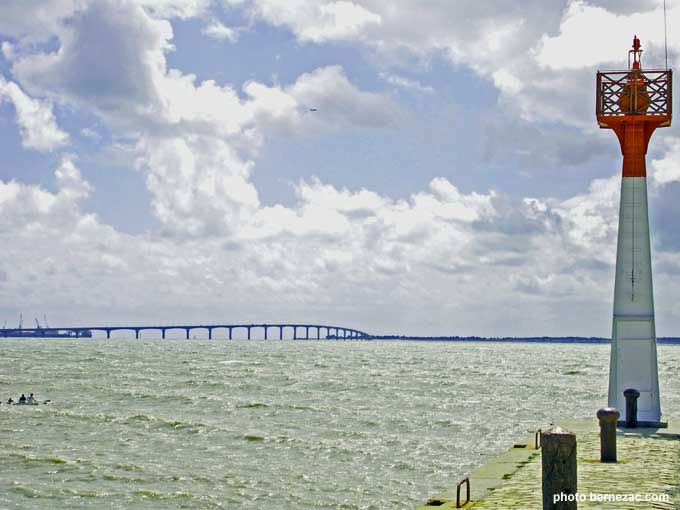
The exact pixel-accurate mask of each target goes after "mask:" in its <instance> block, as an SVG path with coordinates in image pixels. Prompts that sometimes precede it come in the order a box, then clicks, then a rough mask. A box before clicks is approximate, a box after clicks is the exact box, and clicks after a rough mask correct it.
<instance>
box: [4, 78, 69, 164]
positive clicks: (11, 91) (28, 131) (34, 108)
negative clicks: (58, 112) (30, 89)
mask: <svg viewBox="0 0 680 510" xmlns="http://www.w3.org/2000/svg"><path fill="white" fill-rule="evenodd" d="M3 99H5V100H8V101H11V102H12V104H13V105H14V109H15V111H16V120H17V124H19V130H20V132H21V143H22V145H23V146H24V147H25V148H27V149H33V150H38V151H50V150H53V149H56V148H58V147H61V146H63V145H66V144H67V143H68V140H69V137H68V134H67V133H65V132H64V131H62V130H61V129H60V128H59V126H58V125H57V121H56V119H55V118H54V113H53V112H52V105H51V104H50V103H49V102H47V101H41V100H39V99H33V98H30V97H28V96H27V95H26V94H25V93H24V92H23V91H22V90H21V88H20V87H19V86H18V85H17V84H16V83H13V82H10V81H7V80H5V79H4V78H2V77H1V76H0V102H1V101H2V100H3Z"/></svg>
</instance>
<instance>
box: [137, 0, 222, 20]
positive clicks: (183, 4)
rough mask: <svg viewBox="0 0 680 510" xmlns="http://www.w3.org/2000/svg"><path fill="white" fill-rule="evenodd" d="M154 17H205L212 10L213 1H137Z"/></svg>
mask: <svg viewBox="0 0 680 510" xmlns="http://www.w3.org/2000/svg"><path fill="white" fill-rule="evenodd" d="M137 1H138V3H139V4H140V5H143V6H144V7H145V8H146V9H147V10H148V11H149V12H150V13H151V14H152V15H153V16H154V17H157V18H164V19H167V18H180V19H187V18H193V17H197V16H203V15H204V14H206V13H207V12H208V10H209V8H210V4H211V3H212V1H211V0H137Z"/></svg>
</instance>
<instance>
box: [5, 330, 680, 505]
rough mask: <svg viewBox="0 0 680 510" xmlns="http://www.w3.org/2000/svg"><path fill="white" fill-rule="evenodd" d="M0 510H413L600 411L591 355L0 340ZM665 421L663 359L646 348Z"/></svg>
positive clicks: (678, 395)
mask: <svg viewBox="0 0 680 510" xmlns="http://www.w3.org/2000/svg"><path fill="white" fill-rule="evenodd" d="M2 346H3V356H2V358H1V359H0V398H2V399H3V400H6V399H7V397H9V396H13V397H14V398H16V397H17V395H18V394H19V393H21V392H34V393H36V395H37V396H38V398H39V399H51V400H52V402H51V403H50V404H49V405H41V406H39V407H20V406H7V405H5V404H2V405H0V416H1V417H2V418H1V420H0V508H12V509H13V508H21V509H45V508H51V509H71V508H121V509H134V508H144V509H149V508H158V509H173V508H197V509H198V508H200V509H203V508H228V509H241V508H243V509H250V508H276V509H277V510H285V509H295V510H298V509H387V508H389V509H399V508H409V509H410V508H413V507H414V506H416V505H417V504H422V503H423V502H424V500H426V499H427V498H428V497H429V496H432V495H435V494H436V493H437V492H439V491H440V490H441V489H443V488H445V487H449V486H450V485H451V484H452V483H454V482H455V481H456V480H457V479H459V478H460V477H462V476H463V475H464V474H465V473H467V472H469V471H470V470H472V469H474V468H475V467H477V466H479V465H480V464H482V463H483V462H485V460H487V459H488V457H489V456H492V455H494V454H496V453H498V452H499V451H501V450H504V449H506V448H508V447H509V446H510V445H511V444H512V443H513V441H514V440H516V439H517V438H519V437H523V436H524V435H525V432H526V431H528V430H532V429H536V428H538V427H541V426H545V424H546V423H548V422H550V421H551V420H552V419H554V418H555V419H557V418H564V417H584V416H592V415H593V414H594V412H595V410H596V409H597V408H598V407H601V406H602V404H604V403H605V400H606V398H605V394H606V384H607V367H608V356H609V347H608V346H604V345H565V344H509V343H503V344H491V343H473V344H462V343H415V342H413V343H410V342H347V343H344V342H337V343H336V342H290V341H283V342H281V341H270V342H257V341H254V342H240V341H239V342H236V341H234V342H227V341H214V342H209V341H153V340H144V341H134V340H133V341H120V340H116V341H109V342H107V341H105V340H13V339H6V340H5V339H3V340H2ZM659 358H660V359H659V361H660V377H661V382H662V405H663V409H664V411H665V413H666V414H667V415H670V417H671V418H672V417H673V416H676V417H680V391H678V390H680V380H679V378H678V377H677V374H678V369H679V368H680V347H677V346H660V347H659Z"/></svg>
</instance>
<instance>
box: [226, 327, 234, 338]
mask: <svg viewBox="0 0 680 510" xmlns="http://www.w3.org/2000/svg"><path fill="white" fill-rule="evenodd" d="M227 329H228V330H229V340H231V339H232V338H231V330H232V329H233V328H227Z"/></svg>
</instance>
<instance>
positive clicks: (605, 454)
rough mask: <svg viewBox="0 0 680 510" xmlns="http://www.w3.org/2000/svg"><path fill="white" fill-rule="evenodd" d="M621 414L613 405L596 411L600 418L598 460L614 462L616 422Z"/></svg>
mask: <svg viewBox="0 0 680 510" xmlns="http://www.w3.org/2000/svg"><path fill="white" fill-rule="evenodd" d="M619 416H621V413H619V410H618V409H616V408H615V407H605V408H604V409H600V410H599V411H597V419H598V420H600V462H616V422H617V421H618V419H619Z"/></svg>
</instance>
